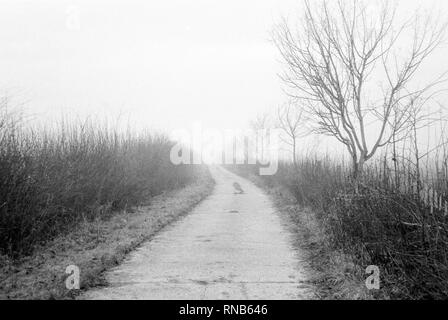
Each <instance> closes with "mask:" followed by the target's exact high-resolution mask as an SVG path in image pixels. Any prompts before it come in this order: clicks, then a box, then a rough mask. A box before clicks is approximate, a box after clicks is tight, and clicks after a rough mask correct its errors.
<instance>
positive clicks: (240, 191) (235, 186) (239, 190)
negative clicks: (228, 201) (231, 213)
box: [233, 182, 244, 194]
mask: <svg viewBox="0 0 448 320" xmlns="http://www.w3.org/2000/svg"><path fill="white" fill-rule="evenodd" d="M233 187H234V188H235V192H234V194H242V193H244V190H243V188H241V186H240V184H239V183H238V182H234V183H233Z"/></svg>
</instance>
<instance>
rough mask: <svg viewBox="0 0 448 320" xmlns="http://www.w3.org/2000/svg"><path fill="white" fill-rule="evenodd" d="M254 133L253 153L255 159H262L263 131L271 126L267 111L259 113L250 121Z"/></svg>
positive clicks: (263, 146) (263, 154)
mask: <svg viewBox="0 0 448 320" xmlns="http://www.w3.org/2000/svg"><path fill="white" fill-rule="evenodd" d="M250 125H251V127H252V130H253V131H254V133H255V155H256V159H264V156H265V153H264V151H265V150H264V148H265V139H266V137H265V131H266V130H267V129H269V128H270V127H271V122H270V116H269V114H267V113H263V114H259V115H257V117H256V118H255V120H253V121H251V123H250ZM260 156H261V157H260Z"/></svg>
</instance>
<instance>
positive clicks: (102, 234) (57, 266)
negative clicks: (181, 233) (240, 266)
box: [0, 168, 213, 299]
mask: <svg viewBox="0 0 448 320" xmlns="http://www.w3.org/2000/svg"><path fill="white" fill-rule="evenodd" d="M203 170H205V171H202V173H201V174H200V175H201V177H200V179H199V180H198V181H196V182H195V183H193V184H191V185H189V186H187V187H184V188H182V189H179V190H175V191H170V192H168V193H164V194H162V195H159V196H156V197H154V198H153V199H152V200H151V204H149V205H147V206H141V207H136V208H135V209H134V210H132V211H129V210H128V211H124V210H123V211H120V212H117V213H115V214H114V215H113V216H112V217H111V218H110V219H107V220H99V219H98V220H94V221H90V222H83V223H81V224H79V225H77V226H76V228H75V229H74V230H73V231H72V232H70V233H68V234H64V235H59V236H58V237H57V238H56V239H54V240H52V241H51V242H49V243H48V244H46V245H44V246H41V247H39V248H37V249H36V250H35V251H34V253H33V254H32V255H30V256H28V257H24V258H21V259H19V260H16V261H12V260H11V259H9V258H8V257H6V256H3V257H2V258H3V261H1V270H0V274H1V276H0V298H1V299H71V298H75V297H76V296H77V295H78V294H79V293H80V292H79V291H77V290H75V291H68V290H67V289H66V288H65V278H66V276H67V275H66V274H65V268H66V267H67V266H68V265H72V264H74V265H77V266H78V267H79V268H80V270H81V291H82V290H86V289H88V288H91V287H94V286H99V285H103V284H104V279H103V278H102V276H101V275H102V273H103V271H105V270H107V269H108V268H110V267H112V266H115V265H117V264H118V263H120V262H121V261H122V260H123V259H124V258H125V256H126V254H127V253H128V252H130V251H131V250H133V249H135V248H136V247H138V246H139V245H140V244H142V243H143V242H145V241H148V240H149V239H151V237H153V236H154V234H156V233H157V232H158V231H160V230H161V229H162V228H163V227H164V226H166V225H168V224H169V223H171V222H173V221H175V220H177V219H179V218H180V217H182V216H183V215H184V214H186V213H188V212H189V211H190V210H191V209H192V207H193V206H195V205H196V204H198V203H199V202H200V201H201V200H202V199H204V198H205V197H206V196H207V195H208V194H209V193H210V192H211V190H212V189H213V181H212V180H211V177H210V175H209V173H208V170H206V168H204V169H203Z"/></svg>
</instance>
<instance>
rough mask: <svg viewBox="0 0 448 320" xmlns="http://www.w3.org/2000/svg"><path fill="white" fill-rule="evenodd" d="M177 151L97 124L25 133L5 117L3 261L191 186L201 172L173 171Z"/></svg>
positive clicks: (0, 160)
mask: <svg viewBox="0 0 448 320" xmlns="http://www.w3.org/2000/svg"><path fill="white" fill-rule="evenodd" d="M172 145H173V142H172V141H170V140H169V139H168V138H167V137H165V136H163V135H151V134H142V135H135V134H131V133H118V132H117V131H115V130H112V129H109V128H107V126H100V125H98V124H97V123H95V122H94V121H86V122H83V123H81V122H77V123H68V122H63V123H61V124H60V125H59V126H58V127H57V129H52V130H49V129H29V128H24V127H22V126H21V122H20V119H18V118H17V117H14V116H12V115H11V114H8V113H7V112H6V111H5V110H0V253H2V254H7V255H10V256H13V257H17V256H20V255H24V254H29V253H30V252H32V250H33V248H34V247H35V246H36V245H39V244H41V243H43V242H45V241H47V240H49V239H51V238H53V237H54V236H56V235H58V234H60V233H62V232H65V231H67V230H69V229H70V228H71V227H72V226H74V225H75V224H77V223H78V222H80V221H82V220H91V219H97V218H105V217H107V216H108V214H110V213H111V212H113V211H114V210H120V209H126V208H127V207H128V206H134V205H138V204H141V203H143V202H145V201H147V200H148V199H149V198H150V197H152V196H154V195H157V194H160V193H161V192H163V191H164V190H169V189H173V188H176V187H179V186H182V185H185V184H187V183H189V182H191V181H192V179H194V177H195V170H196V169H195V168H193V167H192V166H188V167H186V166H174V165H172V164H171V162H170V159H169V154H170V149H171V147H172Z"/></svg>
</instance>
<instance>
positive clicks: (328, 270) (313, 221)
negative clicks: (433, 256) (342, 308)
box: [233, 168, 388, 300]
mask: <svg viewBox="0 0 448 320" xmlns="http://www.w3.org/2000/svg"><path fill="white" fill-rule="evenodd" d="M233 169H234V170H235V168H233ZM237 171H238V173H239V174H241V175H244V176H245V177H246V178H248V179H250V180H251V181H253V182H254V183H256V184H257V185H258V186H259V187H261V188H263V189H264V190H265V191H266V192H267V193H268V194H269V196H270V197H271V199H272V200H273V202H274V204H275V206H276V208H277V209H278V211H279V213H280V214H281V217H282V219H284V221H286V225H287V226H288V228H289V229H290V231H291V232H292V234H293V235H294V245H295V246H296V247H298V248H300V250H301V252H303V253H304V254H305V257H306V259H307V262H308V263H309V267H310V268H311V270H310V275H311V278H310V279H309V282H310V283H311V284H312V285H313V287H314V288H315V296H316V298H317V299H324V300H333V299H338V300H339V299H342V300H353V299H355V300H366V299H374V298H378V297H381V298H383V299H387V298H388V297H387V296H385V295H381V293H380V292H372V291H369V290H367V288H366V286H365V278H366V275H365V273H364V269H363V268H362V267H361V266H359V265H357V264H356V263H355V262H354V260H353V259H352V257H351V256H350V255H347V254H345V253H344V252H343V251H342V250H335V248H334V246H333V245H332V243H331V239H330V237H329V236H328V233H327V232H326V229H325V227H324V226H323V225H322V222H321V220H320V219H319V218H318V216H317V214H316V212H315V211H314V210H312V209H311V208H309V207H305V206H303V205H301V204H299V203H298V202H297V200H296V198H295V196H294V195H293V194H292V193H291V192H290V190H289V189H287V188H286V187H285V186H283V185H281V184H279V183H276V182H272V181H271V182H270V183H269V184H268V183H267V182H266V180H265V179H263V178H261V177H259V176H256V175H254V174H253V173H248V172H247V171H245V172H244V171H242V170H241V168H240V170H237Z"/></svg>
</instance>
